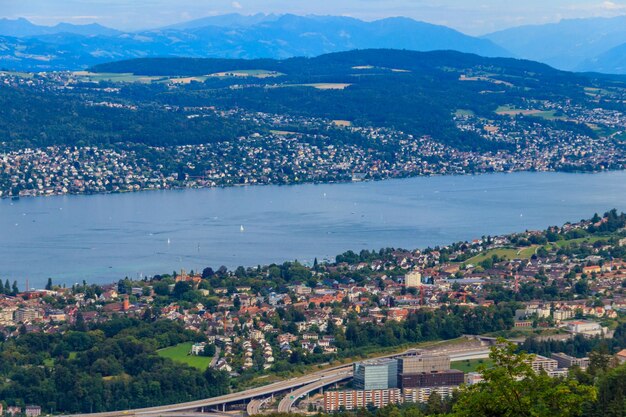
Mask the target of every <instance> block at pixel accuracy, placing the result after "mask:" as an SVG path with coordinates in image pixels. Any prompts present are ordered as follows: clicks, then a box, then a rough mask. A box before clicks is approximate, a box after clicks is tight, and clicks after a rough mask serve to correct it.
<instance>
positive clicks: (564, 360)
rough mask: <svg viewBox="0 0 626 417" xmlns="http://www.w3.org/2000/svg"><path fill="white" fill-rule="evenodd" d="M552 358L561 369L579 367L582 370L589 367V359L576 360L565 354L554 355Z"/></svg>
mask: <svg viewBox="0 0 626 417" xmlns="http://www.w3.org/2000/svg"><path fill="white" fill-rule="evenodd" d="M550 357H551V358H552V359H554V360H556V361H557V363H558V365H559V368H571V367H572V366H578V367H580V368H581V369H587V367H588V366H589V358H575V357H573V356H570V355H566V354H565V353H553V354H552V355H550Z"/></svg>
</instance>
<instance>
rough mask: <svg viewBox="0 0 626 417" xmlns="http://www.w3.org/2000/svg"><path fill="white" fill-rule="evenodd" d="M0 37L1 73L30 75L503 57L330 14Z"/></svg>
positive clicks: (15, 25)
mask: <svg viewBox="0 0 626 417" xmlns="http://www.w3.org/2000/svg"><path fill="white" fill-rule="evenodd" d="M0 36H2V37H1V38H0V68H6V69H13V70H30V71H44V70H60V69H83V68H86V67H89V66H92V65H95V64H98V63H102V62H108V61H114V60H121V59H131V58H141V57H150V56H160V57H173V56H182V57H195V58H206V57H213V58H247V59H250V58H275V59H284V58H289V57H294V56H318V55H322V54H325V53H330V52H339V51H346V50H352V49H366V48H394V49H409V50H417V51H433V50H457V51H461V52H469V53H475V54H479V55H483V56H491V57H493V56H510V54H509V53H508V52H507V51H506V50H505V49H503V48H501V47H499V46H497V45H495V44H494V43H493V42H492V41H490V40H488V39H479V38H476V37H472V36H468V35H465V34H462V33H461V32H458V31H456V30H453V29H450V28H447V27H445V26H437V25H432V24H429V23H424V22H418V21H415V20H412V19H408V18H389V19H382V20H377V21H374V22H364V21H362V20H358V19H353V18H349V17H335V16H296V15H281V16H277V15H254V16H241V15H236V14H235V15H233V14H231V15H225V16H218V17H208V18H204V19H199V20H194V21H191V22H186V23H182V24H177V25H173V26H169V27H165V28H160V29H154V30H146V31H141V32H133V33H122V32H118V31H115V30H113V29H108V28H105V27H103V26H100V25H87V26H76V25H70V24H59V25H57V26H53V27H48V26H38V25H34V24H32V23H30V22H28V21H27V20H25V19H18V20H7V19H4V20H0Z"/></svg>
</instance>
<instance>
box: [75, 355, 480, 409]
mask: <svg viewBox="0 0 626 417" xmlns="http://www.w3.org/2000/svg"><path fill="white" fill-rule="evenodd" d="M409 351H411V350H409ZM409 351H407V352H409ZM407 352H403V353H396V354H392V355H385V356H381V357H380V358H388V357H397V356H402V355H405V354H407ZM489 352H490V351H489V349H486V348H484V349H483V348H481V349H473V350H465V351H459V352H446V353H445V354H446V355H448V356H450V360H451V361H453V362H454V361H463V360H468V359H482V358H487V357H488V356H489ZM352 364H353V363H350V364H346V365H341V366H338V367H335V368H331V369H326V370H323V371H318V372H314V373H311V374H309V375H305V376H302V377H298V378H292V379H288V380H285V381H279V382H275V383H273V384H269V385H265V386H263V387H258V388H252V389H249V390H246V391H241V392H236V393H232V394H227V395H222V396H220V397H213V398H208V399H204V400H197V401H190V402H186V403H179V404H171V405H163V406H157V407H149V408H140V409H135V410H120V411H109V412H104V413H92V414H74V415H71V416H69V415H68V416H66V417H125V416H141V417H156V416H164V415H167V414H172V413H180V412H193V411H195V410H201V409H203V408H206V409H208V410H207V411H209V412H211V413H213V414H215V413H214V412H213V411H212V410H214V409H216V408H218V407H219V406H224V405H226V404H229V403H236V402H244V401H246V400H253V399H255V398H256V399H258V398H264V397H270V396H272V395H274V394H277V393H280V392H284V391H289V390H293V389H297V388H301V387H302V388H303V389H302V390H298V391H297V393H301V394H299V395H296V394H292V395H293V396H294V399H295V400H297V399H298V398H299V397H300V396H302V395H305V394H306V393H309V392H312V391H315V390H316V389H319V388H322V387H324V386H326V385H330V384H331V383H328V381H329V380H333V379H334V378H339V380H340V381H341V380H344V379H347V378H349V377H348V376H347V375H348V374H350V375H351V371H352ZM317 383H320V384H321V386H317ZM332 383H334V382H332ZM315 387H317V388H315ZM290 396H291V395H288V396H287V397H290ZM295 402H296V401H293V402H291V403H288V402H285V405H284V408H285V407H286V409H291V407H292V406H293V404H295ZM281 404H282V402H281ZM287 404H289V407H287ZM259 409H260V406H259ZM203 411H204V410H203ZM253 411H254V410H253ZM257 411H258V409H257ZM185 415H189V413H185Z"/></svg>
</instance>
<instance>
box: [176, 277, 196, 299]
mask: <svg viewBox="0 0 626 417" xmlns="http://www.w3.org/2000/svg"><path fill="white" fill-rule="evenodd" d="M189 291H191V285H189V283H188V282H185V281H178V282H177V283H176V285H174V291H173V292H172V294H173V295H174V297H176V298H178V299H180V298H182V297H183V295H185V294H186V293H187V292H189Z"/></svg>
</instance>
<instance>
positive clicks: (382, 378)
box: [354, 359, 398, 391]
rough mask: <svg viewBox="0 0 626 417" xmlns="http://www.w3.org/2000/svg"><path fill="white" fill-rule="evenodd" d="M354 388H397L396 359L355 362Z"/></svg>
mask: <svg viewBox="0 0 626 417" xmlns="http://www.w3.org/2000/svg"><path fill="white" fill-rule="evenodd" d="M354 388H356V389H357V390H364V391H372V390H385V389H388V388H398V361H397V360H396V359H374V360H369V361H364V362H359V363H355V364H354Z"/></svg>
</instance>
